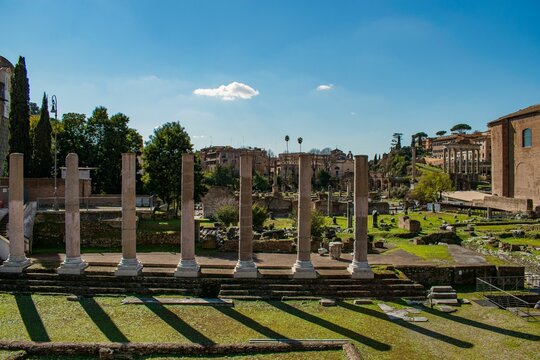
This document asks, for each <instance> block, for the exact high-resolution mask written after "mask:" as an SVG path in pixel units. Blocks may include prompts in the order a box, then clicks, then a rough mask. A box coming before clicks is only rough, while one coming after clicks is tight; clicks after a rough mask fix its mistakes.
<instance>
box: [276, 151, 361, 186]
mask: <svg viewBox="0 0 540 360" xmlns="http://www.w3.org/2000/svg"><path fill="white" fill-rule="evenodd" d="M299 155H300V153H281V154H279V155H278V158H277V161H276V170H277V174H278V175H279V176H285V175H286V176H287V177H289V176H295V175H296V174H298V156H299ZM309 155H310V158H311V169H312V170H313V173H314V174H315V173H316V172H317V171H319V170H325V171H328V173H330V175H331V176H332V177H335V178H336V179H339V180H345V179H347V178H349V177H352V174H353V172H354V159H353V155H352V153H351V152H350V151H349V153H348V154H345V153H344V152H343V151H341V150H339V149H334V150H332V151H331V152H330V153H329V154H309Z"/></svg>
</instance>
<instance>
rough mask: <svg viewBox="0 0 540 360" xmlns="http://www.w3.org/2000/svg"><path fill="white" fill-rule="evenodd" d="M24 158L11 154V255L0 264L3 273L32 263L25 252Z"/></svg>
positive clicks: (20, 271)
mask: <svg viewBox="0 0 540 360" xmlns="http://www.w3.org/2000/svg"><path fill="white" fill-rule="evenodd" d="M23 170H24V158H23V154H18V153H13V154H10V155H9V224H8V238H9V256H8V258H7V260H6V261H4V264H3V265H2V266H0V272H3V273H22V272H23V270H24V269H25V268H26V267H28V266H30V265H31V264H32V263H31V261H30V259H28V258H27V257H26V255H25V252H24V190H23V189H24V172H23Z"/></svg>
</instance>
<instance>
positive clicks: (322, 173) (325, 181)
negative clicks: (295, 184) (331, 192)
mask: <svg viewBox="0 0 540 360" xmlns="http://www.w3.org/2000/svg"><path fill="white" fill-rule="evenodd" d="M331 178H332V176H331V175H330V173H329V172H328V171H326V170H324V169H319V170H318V171H317V172H316V173H315V187H316V188H317V189H323V190H324V189H326V188H328V185H330V179H331Z"/></svg>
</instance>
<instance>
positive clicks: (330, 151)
mask: <svg viewBox="0 0 540 360" xmlns="http://www.w3.org/2000/svg"><path fill="white" fill-rule="evenodd" d="M331 153H332V149H331V148H329V147H325V148H324V149H322V150H321V155H330V154H331Z"/></svg>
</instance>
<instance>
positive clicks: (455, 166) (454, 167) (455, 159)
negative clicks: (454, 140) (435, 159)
mask: <svg viewBox="0 0 540 360" xmlns="http://www.w3.org/2000/svg"><path fill="white" fill-rule="evenodd" d="M453 153H454V161H453V162H454V166H453V170H454V174H457V172H458V166H457V164H458V162H457V149H456V148H454V149H453Z"/></svg>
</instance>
